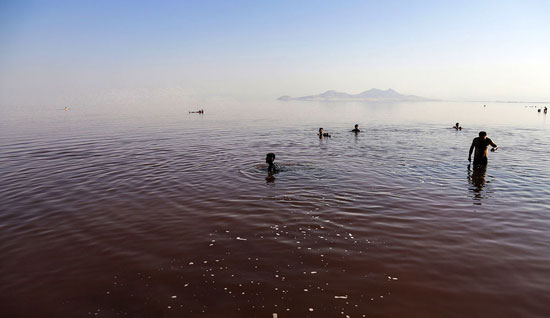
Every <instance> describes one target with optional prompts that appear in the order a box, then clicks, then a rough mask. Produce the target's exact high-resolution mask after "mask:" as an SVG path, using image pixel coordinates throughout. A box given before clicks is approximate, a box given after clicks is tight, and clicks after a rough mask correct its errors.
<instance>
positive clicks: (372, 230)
mask: <svg viewBox="0 0 550 318" xmlns="http://www.w3.org/2000/svg"><path fill="white" fill-rule="evenodd" d="M253 106H254V107H249V106H246V107H244V106H242V107H241V106H239V105H237V106H234V107H233V108H231V107H232V106H231V105H229V106H225V105H221V106H216V105H212V106H210V107H209V108H207V107H205V108H207V109H206V110H207V111H206V113H205V114H204V115H202V116H201V115H196V114H193V115H190V114H188V113H187V110H188V109H187V108H192V107H181V108H178V107H164V108H161V109H159V108H158V107H155V108H154V111H151V110H150V109H147V108H144V109H125V108H117V109H115V110H113V109H106V108H98V109H96V108H84V107H81V108H78V107H74V108H73V109H72V110H70V111H68V112H64V111H63V110H60V109H55V108H48V107H43V108H40V110H38V109H34V110H32V111H29V110H22V109H9V110H8V109H3V110H2V112H3V114H2V116H1V118H0V131H1V133H2V134H1V137H0V146H1V148H0V149H2V150H1V152H0V174H1V175H0V177H1V183H0V203H1V213H0V252H1V255H2V259H1V261H0V313H1V316H2V317H87V316H94V317H119V316H130V317H273V314H274V313H276V314H277V316H278V317H346V316H349V317H549V316H550V305H549V304H550V287H549V286H550V231H549V228H550V182H549V181H550V169H549V164H550V158H549V156H548V154H549V150H550V141H549V139H548V136H549V132H550V128H549V127H550V123H549V122H547V120H546V117H544V115H541V114H537V113H536V111H535V110H534V109H533V108H526V107H524V106H523V105H517V104H512V105H505V104H504V105H498V104H494V105H488V107H487V108H481V106H480V105H477V104H475V105H474V104H442V103H430V104H412V105H385V104H371V105H368V104H338V103H330V104H315V103H282V104H269V105H262V104H259V105H253ZM231 110H233V111H231ZM472 114H476V116H473V117H475V118H474V119H473V118H471V117H472ZM456 121H460V122H461V124H462V125H463V126H464V127H465V129H464V130H463V131H461V132H456V131H454V130H453V129H451V128H450V127H451V126H452V125H453V124H454V123H455V122H456ZM356 122H357V123H359V124H360V128H362V129H364V131H363V132H362V133H360V134H359V135H357V136H356V135H354V134H352V133H349V132H348V131H349V130H350V129H351V128H352V127H353V124H355V123H356ZM320 126H323V127H324V128H325V130H326V131H329V132H332V133H333V136H332V138H330V139H323V140H320V139H319V138H317V137H316V130H317V129H318V128H319V127H320ZM482 129H483V130H486V131H488V133H489V136H490V137H491V138H493V140H494V141H495V142H496V143H497V144H498V145H499V146H500V149H499V150H498V151H497V152H496V153H490V155H489V156H490V157H489V165H488V167H487V169H486V171H483V170H481V171H479V170H475V171H472V169H471V168H469V167H468V162H467V161H466V158H467V152H468V148H469V146H470V143H471V140H472V138H474V137H476V135H477V132H478V131H479V130H482ZM267 152H275V153H276V154H277V160H276V162H278V163H279V164H280V165H281V166H282V167H283V170H282V171H281V172H280V173H278V174H275V175H273V176H271V177H270V176H269V175H268V173H267V172H266V171H265V165H264V164H263V162H264V158H265V154H266V153H267Z"/></svg>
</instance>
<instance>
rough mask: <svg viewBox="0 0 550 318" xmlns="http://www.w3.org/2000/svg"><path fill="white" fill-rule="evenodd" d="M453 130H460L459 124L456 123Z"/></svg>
mask: <svg viewBox="0 0 550 318" xmlns="http://www.w3.org/2000/svg"><path fill="white" fill-rule="evenodd" d="M453 128H454V129H456V130H462V127H460V124H459V123H456V124H455V126H454V127H453Z"/></svg>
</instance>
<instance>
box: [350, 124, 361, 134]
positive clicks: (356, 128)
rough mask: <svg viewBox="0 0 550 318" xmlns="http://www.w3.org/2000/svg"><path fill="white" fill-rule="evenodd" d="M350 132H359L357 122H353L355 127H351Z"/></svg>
mask: <svg viewBox="0 0 550 318" xmlns="http://www.w3.org/2000/svg"><path fill="white" fill-rule="evenodd" d="M351 132H354V133H358V132H361V130H359V125H358V124H355V128H353V129H352V130H351Z"/></svg>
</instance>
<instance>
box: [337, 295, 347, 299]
mask: <svg viewBox="0 0 550 318" xmlns="http://www.w3.org/2000/svg"><path fill="white" fill-rule="evenodd" d="M334 298H335V299H348V295H344V296H334Z"/></svg>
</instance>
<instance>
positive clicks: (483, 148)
mask: <svg viewBox="0 0 550 318" xmlns="http://www.w3.org/2000/svg"><path fill="white" fill-rule="evenodd" d="M489 145H491V146H492V147H493V148H491V151H495V150H497V149H498V146H497V145H496V144H495V143H494V142H493V141H492V140H491V138H488V137H487V133H486V132H484V131H480V132H479V137H476V138H474V140H473V141H472V145H471V146H470V151H469V152H468V161H472V151H473V150H474V148H475V150H476V151H475V153H474V166H479V165H482V166H485V165H487V146H489Z"/></svg>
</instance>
